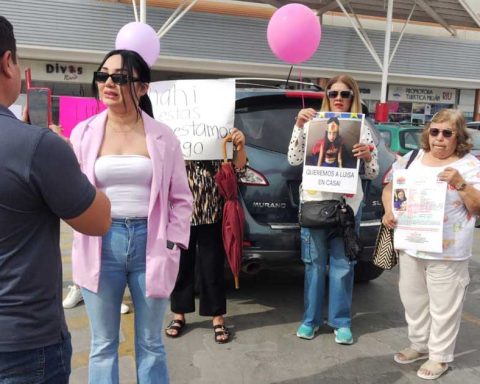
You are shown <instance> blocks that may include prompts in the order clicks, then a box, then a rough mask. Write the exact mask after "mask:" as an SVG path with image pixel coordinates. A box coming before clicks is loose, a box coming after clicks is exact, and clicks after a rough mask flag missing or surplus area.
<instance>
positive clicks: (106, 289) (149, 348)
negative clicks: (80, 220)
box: [82, 219, 169, 384]
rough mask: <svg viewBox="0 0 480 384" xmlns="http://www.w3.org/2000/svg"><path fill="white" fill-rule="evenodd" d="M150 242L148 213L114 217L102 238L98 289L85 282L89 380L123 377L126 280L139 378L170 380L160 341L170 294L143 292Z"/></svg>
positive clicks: (98, 383)
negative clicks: (162, 296)
mask: <svg viewBox="0 0 480 384" xmlns="http://www.w3.org/2000/svg"><path fill="white" fill-rule="evenodd" d="M146 243H147V220H146V219H113V223H112V226H111V228H110V230H109V231H108V233H107V234H106V235H105V236H104V237H103V239H102V263H101V272H100V282H99V287H98V292H97V293H93V292H92V291H89V290H88V289H85V288H82V294H83V298H84V300H85V305H86V308H87V314H88V317H89V319H90V328H91V333H92V342H91V350H90V363H89V382H90V383H91V384H117V383H118V382H119V378H118V344H119V331H120V305H121V303H122V299H123V293H124V291H125V287H126V285H127V284H128V288H129V289H130V293H131V295H132V300H133V306H134V309H135V311H134V315H135V356H136V365H137V382H138V383H139V384H155V383H158V384H166V383H168V382H169V379H168V369H167V360H166V353H165V347H164V345H163V341H162V334H163V329H162V328H163V318H164V315H165V310H166V308H167V304H168V299H153V298H148V297H146V295H145V285H146V281H145V250H146ZM159 284H161V282H159Z"/></svg>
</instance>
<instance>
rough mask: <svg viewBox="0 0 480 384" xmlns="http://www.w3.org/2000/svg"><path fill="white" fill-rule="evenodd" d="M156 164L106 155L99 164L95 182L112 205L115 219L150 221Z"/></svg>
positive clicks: (127, 156) (124, 156)
mask: <svg viewBox="0 0 480 384" xmlns="http://www.w3.org/2000/svg"><path fill="white" fill-rule="evenodd" d="M152 174H153V167H152V160H151V159H149V158H148V157H145V156H140V155H106V156H100V157H99V158H98V159H97V161H96V162H95V179H96V183H97V186H98V188H99V189H100V190H101V191H103V192H104V193H105V194H106V195H107V196H108V198H109V199H110V202H111V204H112V217H113V218H126V217H147V216H148V203H149V201H150V190H151V184H152Z"/></svg>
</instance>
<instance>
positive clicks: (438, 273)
mask: <svg viewBox="0 0 480 384" xmlns="http://www.w3.org/2000/svg"><path fill="white" fill-rule="evenodd" d="M421 147H422V149H421V150H420V151H419V153H418V155H417V156H416V158H415V159H414V160H413V162H411V165H410V166H409V168H408V172H417V173H419V174H422V175H423V174H425V173H427V172H432V171H433V172H436V173H437V174H438V179H439V180H441V181H444V182H445V183H447V184H448V185H447V194H446V200H445V215H444V222H443V251H442V252H441V253H433V252H420V251H414V250H411V251H410V250H409V251H401V252H400V257H399V260H400V281H399V289H400V298H401V300H402V303H403V306H404V308H405V318H406V320H407V324H408V338H409V339H410V346H409V347H407V348H405V349H403V350H402V351H400V352H398V353H397V354H395V356H394V360H395V361H396V362H397V363H399V364H409V363H413V362H415V361H417V360H421V359H428V361H427V362H425V363H424V364H423V365H422V366H421V367H420V369H419V370H418V372H417V375H418V376H419V377H421V378H422V379H437V378H438V377H440V376H441V375H442V374H443V373H444V372H445V371H446V370H447V369H448V364H447V363H449V362H451V361H453V353H454V348H455V341H456V338H457V334H458V331H459V328H460V322H461V315H462V306H463V302H464V299H465V294H466V289H467V286H468V284H469V282H470V277H469V273H468V262H469V259H470V257H471V256H472V243H473V238H474V228H475V215H478V214H479V213H480V161H479V160H478V159H477V158H476V157H475V156H473V155H471V154H469V151H470V149H471V148H472V145H471V143H470V138H469V136H468V132H467V130H466V128H465V120H464V118H463V115H462V112H461V111H458V110H454V109H443V110H441V111H440V112H438V113H437V114H435V115H434V116H433V118H432V121H431V122H430V123H429V124H427V125H426V127H425V129H424V131H423V133H422V136H421ZM411 155H412V153H409V154H407V155H405V156H404V157H403V158H401V159H399V160H398V161H397V162H396V163H395V164H394V165H393V167H392V174H391V176H393V172H395V171H396V170H399V169H404V168H405V166H406V164H407V162H408V160H409V158H410V156H411ZM387 178H388V176H387ZM390 179H391V177H390ZM382 200H383V205H384V207H385V215H384V216H383V223H384V224H385V225H386V226H387V227H389V228H394V227H395V225H396V220H395V216H394V215H393V206H392V182H390V183H389V184H388V185H387V186H386V187H385V189H384V191H383V196H382Z"/></svg>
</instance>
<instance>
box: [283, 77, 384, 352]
mask: <svg viewBox="0 0 480 384" xmlns="http://www.w3.org/2000/svg"><path fill="white" fill-rule="evenodd" d="M325 94H326V97H324V98H323V102H322V108H321V110H322V111H331V112H339V113H341V112H351V113H361V112H362V106H361V103H360V92H359V89H358V85H357V83H356V81H355V80H354V79H353V78H351V77H350V76H347V75H340V76H336V77H334V78H332V79H330V80H329V81H328V83H327V86H326V92H325ZM316 113H317V112H316V111H315V110H314V109H311V108H308V109H302V110H301V111H300V112H299V113H298V116H297V119H296V124H295V127H294V128H293V132H292V138H291V140H290V145H289V147H288V161H289V163H290V164H291V165H300V164H302V163H303V157H304V153H305V147H306V145H305V144H306V134H305V130H304V129H303V127H304V125H305V123H307V122H308V121H309V120H311V119H312V118H313V117H314V116H315V114H316ZM337 121H338V120H337ZM327 150H329V151H333V149H332V148H331V147H329V148H325V151H327ZM344 155H345V154H344ZM353 156H354V157H355V158H357V159H360V160H362V162H363V163H364V165H365V167H364V168H365V177H366V178H369V179H373V178H375V177H376V176H378V172H379V167H378V162H377V149H376V147H375V144H374V142H373V139H372V134H371V132H370V130H369V129H368V128H367V129H366V130H365V131H364V136H363V137H361V138H360V143H357V144H355V145H354V146H353ZM342 197H343V196H342V195H341V194H339V193H329V192H315V191H303V190H302V189H300V200H301V203H303V202H305V201H312V200H317V201H320V200H331V199H336V200H340V199H341V198H342ZM345 200H346V201H347V203H348V204H349V205H350V206H351V207H352V208H353V211H354V212H355V213H356V214H357V216H360V214H359V212H360V211H361V204H362V200H363V190H362V185H361V183H360V182H359V183H358V185H357V193H356V194H355V195H353V196H345ZM342 236H343V235H342V233H341V232H340V231H338V230H337V229H336V228H331V229H317V228H303V227H302V228H301V240H302V260H303V262H304V264H305V293H304V295H305V297H304V304H305V311H304V315H303V319H302V323H301V324H300V326H299V328H298V330H297V336H298V337H300V338H302V339H308V340H309V339H313V337H314V336H315V332H316V331H317V330H318V329H319V327H320V326H321V325H323V314H322V312H323V298H324V295H325V292H326V289H325V288H326V287H325V285H326V274H327V273H328V277H329V280H328V281H329V288H328V301H329V304H328V325H330V326H331V327H333V328H334V334H335V342H337V343H338V344H352V343H353V336H352V331H351V323H352V315H351V307H352V291H353V277H354V276H353V273H354V272H353V271H354V265H355V262H354V261H352V260H349V258H348V257H347V256H346V255H345V246H344V240H343V237H342ZM327 265H329V267H328V268H327Z"/></svg>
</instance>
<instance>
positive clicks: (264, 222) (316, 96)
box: [235, 81, 395, 281]
mask: <svg viewBox="0 0 480 384" xmlns="http://www.w3.org/2000/svg"><path fill="white" fill-rule="evenodd" d="M237 87H239V85H238V81H237ZM322 97H323V92H320V91H318V90H307V91H293V90H285V89H267V88H242V87H241V86H240V87H239V88H237V92H236V110H235V127H237V128H239V129H240V130H242V131H243V132H244V134H245V136H246V145H247V153H248V162H249V165H248V171H247V174H246V176H245V177H244V178H243V179H242V180H241V182H240V199H241V203H242V205H243V208H244V211H245V217H246V225H245V234H244V253H243V267H244V270H246V271H247V272H251V273H253V272H256V271H258V270H259V269H261V268H262V267H264V266H275V265H285V264H287V263H291V262H292V261H297V262H298V261H300V231H299V225H298V205H299V185H300V183H301V180H302V167H301V166H298V167H292V166H291V165H290V164H289V163H288V161H287V151H288V145H289V142H290V137H291V134H292V129H293V125H294V122H295V116H296V115H297V113H298V111H299V110H300V109H301V108H303V107H305V108H307V107H311V108H315V109H317V110H318V109H319V108H320V104H321V99H322ZM367 124H368V126H369V128H370V129H371V131H372V134H373V137H374V140H375V144H376V145H377V148H378V151H379V161H380V176H379V177H378V178H377V179H375V180H373V181H372V182H365V185H366V187H367V188H368V193H366V194H365V196H366V205H365V207H364V209H363V215H362V221H361V228H360V236H361V239H362V242H363V244H364V251H363V254H362V256H361V257H360V258H359V260H358V263H357V265H356V279H357V280H361V281H368V280H372V279H374V278H376V277H378V276H379V275H380V274H381V273H382V271H383V270H381V269H380V268H378V267H376V266H374V265H373V264H372V263H371V259H372V252H373V247H374V244H375V239H376V235H377V232H378V228H379V224H380V219H381V217H382V215H383V207H382V203H381V192H382V179H383V175H384V172H385V171H386V170H387V169H388V168H389V167H390V165H391V164H392V162H393V161H394V160H395V154H394V153H393V152H391V151H389V150H388V148H387V147H386V146H385V142H384V140H383V139H382V137H381V135H380V133H379V132H378V131H377V129H376V128H375V126H374V124H373V122H372V121H371V120H370V119H367Z"/></svg>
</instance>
